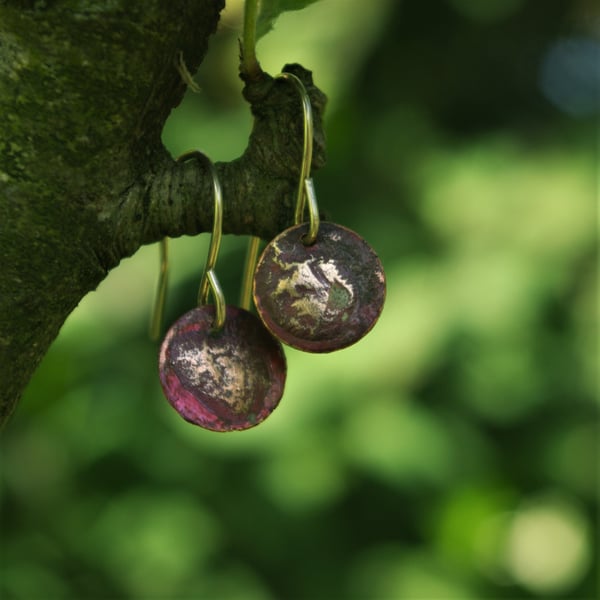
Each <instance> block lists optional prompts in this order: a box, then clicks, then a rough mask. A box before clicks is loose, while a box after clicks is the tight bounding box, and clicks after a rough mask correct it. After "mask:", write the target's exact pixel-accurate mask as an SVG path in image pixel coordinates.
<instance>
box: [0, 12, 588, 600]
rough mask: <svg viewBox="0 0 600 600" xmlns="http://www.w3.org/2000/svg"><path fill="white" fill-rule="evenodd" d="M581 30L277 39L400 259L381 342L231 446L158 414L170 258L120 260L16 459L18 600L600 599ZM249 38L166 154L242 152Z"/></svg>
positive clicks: (536, 22) (296, 17) (177, 260)
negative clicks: (165, 262) (162, 293)
mask: <svg viewBox="0 0 600 600" xmlns="http://www.w3.org/2000/svg"><path fill="white" fill-rule="evenodd" d="M593 10H594V9H593V7H592V4H591V3H590V4H587V3H585V2H564V1H562V0H548V1H546V2H543V3H541V2H533V1H529V2H528V1H523V0H511V1H510V2H508V1H502V2H500V1H498V0H495V1H489V2H479V1H476V0H472V1H471V0H448V1H441V0H440V1H438V2H434V3H429V2H427V3H420V2H416V1H415V0H406V1H405V2H395V1H392V0H376V1H375V0H374V1H372V2H360V1H358V0H323V1H322V2H318V3H316V4H314V5H312V6H310V7H309V8H307V9H306V10H305V11H302V12H293V13H289V14H287V15H284V16H283V17H282V18H281V19H280V20H279V21H278V23H277V25H276V27H275V30H274V31H273V32H271V33H270V34H269V35H268V36H266V37H265V38H264V40H262V41H261V42H260V44H259V47H258V52H259V58H260V60H261V62H262V64H263V67H265V68H266V69H267V70H269V71H270V72H272V73H273V74H275V73H277V72H278V71H279V70H280V69H281V67H282V66H283V62H302V63H303V64H304V65H305V66H307V67H309V68H312V69H313V71H314V76H315V80H316V82H317V84H318V85H319V86H320V87H321V88H322V89H324V91H326V92H327V93H328V95H329V97H330V105H329V109H328V112H327V123H326V126H327V133H328V154H329V161H328V165H327V167H326V168H325V169H323V170H322V172H319V173H318V174H317V175H316V177H315V184H316V188H317V194H318V198H319V202H320V206H321V209H322V210H324V211H325V212H326V213H327V214H328V215H330V217H329V218H330V219H331V220H334V221H336V222H339V223H341V224H344V225H346V226H348V227H351V228H352V229H354V230H356V231H357V232H359V233H360V234H361V235H362V236H363V237H365V238H366V239H367V240H368V241H369V242H370V243H371V244H372V245H373V246H374V247H375V248H376V249H377V251H378V252H379V254H380V256H381V258H382V261H383V263H384V266H385V268H386V272H387V277H388V297H387V304H386V307H385V309H384V313H383V315H382V317H381V319H380V322H379V323H378V324H377V326H376V327H375V329H374V330H373V331H372V332H371V333H370V334H369V335H368V336H367V337H366V338H365V339H364V340H362V341H361V342H360V343H359V344H357V345H355V346H353V347H351V348H349V349H346V350H344V351H341V352H338V353H334V354H330V355H322V356H316V355H308V354H302V353H300V352H296V351H292V350H289V349H288V350H287V356H288V363H289V364H288V367H289V374H288V382H287V387H286V392H285V395H284V397H283V400H282V402H281V405H280V407H279V408H278V409H277V410H276V411H275V413H274V414H273V415H272V416H271V417H270V418H269V419H268V420H267V421H266V422H265V423H263V424H262V425H260V426H259V427H257V428H255V429H253V430H249V431H247V432H242V433H236V434H229V435H228V434H215V433H211V432H207V431H203V430H201V429H198V428H195V427H193V426H191V425H189V424H187V423H185V422H183V421H182V420H181V419H180V418H179V417H178V415H177V414H176V413H175V412H174V411H173V410H172V409H171V408H170V407H169V406H168V405H167V403H166V401H165V400H164V399H163V397H162V394H161V391H160V387H159V384H158V377H157V373H156V347H155V346H154V345H153V344H151V343H150V342H149V341H148V339H147V337H146V330H147V322H148V318H149V312H150V305H151V301H152V295H153V291H154V284H155V277H156V271H157V260H158V257H157V250H156V248H145V249H142V250H141V251H140V252H139V253H138V254H137V255H136V256H135V257H134V258H132V259H130V260H127V261H124V262H123V264H122V265H121V266H120V267H119V268H118V269H116V270H115V271H114V272H113V273H112V274H111V275H110V277H109V278H108V280H107V281H106V282H105V283H103V284H102V285H101V286H100V288H99V290H98V291H97V292H95V293H94V294H90V296H89V297H88V298H86V299H85V300H84V302H82V304H81V306H80V307H79V308H78V309H77V310H76V311H75V313H74V314H73V315H72V317H71V318H70V319H69V321H68V322H67V324H66V325H65V327H64V329H63V331H62V333H61V336H60V338H59V339H58V341H57V342H56V343H55V345H54V346H53V348H52V350H51V352H50V353H49V354H48V356H47V358H46V360H45V362H44V363H43V365H42V367H41V368H40V370H39V371H38V373H37V375H36V377H35V379H34V380H33V381H32V383H31V385H30V387H29V389H28V391H27V393H26V395H25V397H24V398H23V401H22V403H21V405H20V408H19V410H18V412H17V413H16V414H15V415H14V418H13V419H12V421H11V422H10V423H9V424H8V426H7V427H6V428H5V430H4V431H3V434H2V439H1V441H0V451H1V460H2V463H1V476H2V485H1V488H0V493H1V496H0V499H1V503H2V504H1V506H2V510H1V518H2V522H1V528H0V536H1V538H0V597H1V598H2V599H3V600H4V599H13V598H14V599H19V600H20V599H22V600H32V599H38V598H39V599H47V600H50V599H59V598H69V599H70V598H73V599H75V598H77V599H87V598H107V599H108V598H115V599H116V598H119V599H122V598H135V599H154V598H156V599H158V598H161V599H192V598H194V599H195V598H216V599H234V598H235V599H238V598H239V599H244V600H253V599H260V600H263V599H282V598H306V599H309V598H310V599H316V598H323V599H326V598H327V599H328V598H372V599H385V600H387V599H406V600H411V599H446V598H460V599H461V600H466V599H470V598H472V599H481V598H511V599H516V598H519V599H521V598H569V599H591V598H594V597H596V594H597V589H596V587H595V586H596V583H597V576H598V574H597V569H596V568H595V567H594V565H596V564H597V561H598V549H597V543H596V539H595V534H596V533H597V526H598V521H597V515H598V512H597V510H598V505H597V500H598V398H597V395H596V367H597V354H596V334H597V329H596V316H597V297H596V269H597V266H596V263H595V259H596V240H595V238H596V228H597V217H596V206H595V203H596V200H595V198H596V185H597V173H596V165H595V160H596V158H597V157H596V156H595V146H594V145H595V143H596V139H595V138H596V135H597V132H596V127H597V118H598V113H597V112H594V110H593V107H592V109H590V106H589V102H588V103H586V102H587V100H586V98H589V93H591V92H590V91H589V90H590V89H592V91H593V88H594V85H596V86H597V85H598V81H597V80H596V81H595V83H594V81H593V80H590V77H591V74H590V73H591V72H590V71H589V70H588V71H586V70H585V60H583V59H581V60H580V59H578V60H572V61H571V62H569V61H567V63H568V64H567V66H566V67H565V66H564V64H563V63H560V62H559V63H558V66H556V64H554V63H552V62H551V60H550V57H552V56H553V54H552V49H553V48H556V47H559V46H560V44H561V43H563V42H564V41H565V40H567V41H569V40H571V41H570V42H569V43H572V44H575V45H574V46H573V47H577V44H576V42H577V40H579V41H581V40H584V41H585V43H586V44H592V45H593V43H597V39H596V42H593V40H592V35H593V32H592V31H591V27H592V25H591V23H593V22H594V19H593V18H592V17H593V14H592V13H593ZM596 10H597V9H596ZM240 11H241V6H240V3H239V2H237V3H236V2H230V6H229V9H228V11H227V12H226V13H225V15H224V18H223V27H222V29H221V33H220V34H219V35H218V36H217V37H216V38H215V39H214V40H213V42H212V45H211V49H210V52H209V57H208V59H207V61H206V63H205V64H204V65H203V67H202V70H201V72H200V73H199V74H198V76H197V81H198V83H199V85H200V86H201V88H202V89H201V92H200V94H198V95H192V94H190V95H189V96H188V97H187V98H186V101H185V102H184V104H183V105H182V106H181V107H179V108H178V109H177V111H176V112H175V113H174V114H173V115H172V118H171V119H170V121H169V123H168V125H167V128H166V129H165V133H164V139H165V143H166V144H167V145H168V147H169V148H170V149H171V150H172V152H173V153H174V154H177V153H179V152H181V151H183V150H186V149H189V148H190V147H200V148H202V149H203V150H204V151H206V152H207V153H208V154H209V155H210V156H211V157H212V158H213V159H214V160H229V159H232V158H234V157H235V156H237V155H238V154H239V153H240V152H241V151H242V149H243V148H244V146H245V142H246V138H247V135H248V132H249V128H250V117H249V115H248V110H247V107H246V106H245V105H244V104H243V102H242V100H241V97H240V89H241V84H240V82H239V81H238V79H237V77H236V72H237V62H236V61H237V42H236V37H237V36H239V34H240V30H239V27H240V15H241V12H240ZM590 15H591V16H590ZM586 40H587V41H586ZM584 45H585V44H584ZM560 47H562V46H560ZM569 47H571V46H568V44H567V48H569ZM596 51H597V50H596ZM596 56H597V55H596ZM553 65H554V66H553ZM561 65H562V67H561ZM569 65H571V67H570V68H571V70H570V71H569V68H568V67H569ZM561 68H562V70H561ZM553 69H554V70H553ZM578 73H579V74H580V75H578ZM586 73H587V74H586ZM581 74H583V75H581ZM553 77H554V79H553ZM569 77H571V79H569ZM578 77H579V78H578ZM553 81H554V85H555V87H556V86H558V87H557V89H559V90H562V91H563V96H560V97H559V98H558V100H557V99H556V97H553V95H552V93H551V92H548V89H549V88H548V86H550V89H554V88H552V82H553ZM548 82H550V83H548ZM557 82H558V83H557ZM578 86H579V87H578ZM586 90H587V92H586ZM586 93H587V96H586ZM596 93H597V88H596ZM565 94H566V97H567V100H568V99H569V98H571V103H570V104H569V102H568V101H567V100H564V96H565ZM569 94H570V95H569ZM561 98H562V100H561ZM573 98H574V100H573ZM563 100H564V101H563ZM561 102H562V103H561ZM206 243H207V241H206V240H205V239H204V236H202V237H201V238H199V239H181V240H176V241H175V242H174V243H173V245H172V253H171V254H172V266H173V277H172V285H171V288H170V292H169V294H170V295H169V300H168V308H167V313H168V314H167V320H168V321H169V323H170V322H172V321H173V320H175V319H176V318H177V317H178V316H180V315H181V314H182V313H183V312H185V311H186V310H188V309H189V308H191V307H192V306H193V304H194V302H195V294H196V286H197V284H198V281H199V277H200V273H201V269H202V264H203V261H204V257H205V251H206ZM243 248H244V240H240V239H235V238H231V239H229V238H228V239H227V240H226V241H225V244H224V249H223V252H222V254H221V256H220V258H219V263H218V273H219V276H220V279H221V280H222V282H223V284H224V287H225V290H226V294H227V296H228V298H229V301H230V302H231V303H235V301H236V297H237V292H238V281H239V277H240V272H241V264H242V261H243Z"/></svg>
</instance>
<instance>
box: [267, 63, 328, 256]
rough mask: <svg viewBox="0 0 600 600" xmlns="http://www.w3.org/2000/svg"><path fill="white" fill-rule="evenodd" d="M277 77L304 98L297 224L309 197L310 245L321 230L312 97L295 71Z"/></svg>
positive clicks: (307, 244) (308, 236) (307, 238)
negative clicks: (314, 170)
mask: <svg viewBox="0 0 600 600" xmlns="http://www.w3.org/2000/svg"><path fill="white" fill-rule="evenodd" d="M275 79H286V80H287V81H289V82H291V83H292V84H293V85H294V87H295V88H296V89H297V90H298V92H299V93H300V98H301V100H302V112H303V115H304V143H303V148H302V164H301V165H300V182H299V184H298V197H297V200H296V213H295V219H294V220H295V224H296V225H300V223H302V221H303V218H304V209H305V206H306V199H308V218H309V227H308V233H307V234H306V235H305V236H304V238H303V242H304V244H305V245H306V246H310V245H311V244H312V243H314V241H315V240H316V239H317V234H318V232H319V207H318V205H317V197H316V194H315V189H314V186H313V182H312V178H311V177H310V167H311V164H312V151H313V115H312V106H311V103H310V98H309V96H308V93H307V91H306V88H305V87H304V84H303V83H302V81H301V80H300V79H299V78H298V77H296V75H294V74H293V73H287V72H285V73H280V74H279V75H277V76H276V77H275Z"/></svg>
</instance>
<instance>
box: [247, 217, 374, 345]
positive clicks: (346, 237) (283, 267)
mask: <svg viewBox="0 0 600 600" xmlns="http://www.w3.org/2000/svg"><path fill="white" fill-rule="evenodd" d="M307 232H308V225H307V224H302V225H297V226H295V227H290V228H289V229H286V230H285V231H283V232H282V233H280V234H279V235H278V236H277V237H276V238H275V239H273V240H272V241H271V242H270V243H269V244H268V245H267V247H266V248H265V249H264V251H263V253H262V256H261V257H260V259H259V261H258V265H257V268H256V273H255V276H254V302H255V304H256V308H257V310H258V313H259V315H260V317H261V319H262V320H263V322H264V323H265V325H266V326H267V328H268V329H269V331H271V333H273V335H275V337H277V338H279V339H280V340H281V341H282V342H284V343H286V344H289V345H290V346H294V347H295V348H298V349H300V350H306V351H308V352H331V351H333V350H339V349H341V348H345V347H346V346H350V345H351V344H354V343H355V342H357V341H358V340H359V339H360V338H362V337H363V336H364V335H365V334H366V333H368V332H369V331H370V329H371V328H372V327H373V325H374V324H375V322H376V321H377V319H378V317H379V315H380V314H381V310H382V308H383V302H384V299H385V276H384V274H383V267H382V266H381V262H380V260H379V258H378V256H377V255H376V254H375V252H374V251H373V249H372V248H371V247H370V246H369V245H368V244H367V242H365V240H363V239H362V238H361V237H360V236H358V235H357V234H356V233H354V232H353V231H351V230H350V229H347V228H346V227H342V226H341V225H336V224H334V223H327V222H324V223H321V225H320V227H319V234H318V236H317V239H316V241H315V242H314V244H311V245H309V246H305V245H304V243H303V242H302V236H303V235H304V234H306V233H307Z"/></svg>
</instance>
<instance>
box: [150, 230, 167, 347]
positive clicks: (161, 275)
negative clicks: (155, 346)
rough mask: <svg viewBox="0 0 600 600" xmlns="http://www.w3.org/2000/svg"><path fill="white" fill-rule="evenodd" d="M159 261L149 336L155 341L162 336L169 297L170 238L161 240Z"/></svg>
mask: <svg viewBox="0 0 600 600" xmlns="http://www.w3.org/2000/svg"><path fill="white" fill-rule="evenodd" d="M159 262H160V268H159V271H158V284H157V286H156V296H155V299H154V306H153V308H152V316H151V317H150V329H149V332H148V334H149V336H150V339H151V340H152V341H153V342H156V341H157V340H158V338H159V336H160V328H161V325H162V321H163V314H164V311H165V302H166V298H167V286H168V283H169V238H163V239H162V240H160V242H159Z"/></svg>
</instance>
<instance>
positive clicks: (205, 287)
mask: <svg viewBox="0 0 600 600" xmlns="http://www.w3.org/2000/svg"><path fill="white" fill-rule="evenodd" d="M191 158H200V159H202V160H204V161H205V162H206V163H207V164H208V167H209V171H210V174H211V177H212V180H213V195H214V199H215V201H214V218H213V229H212V234H211V238H210V246H209V249H208V256H207V258H206V264H205V265H204V272H203V274H202V279H201V280H200V287H199V289H198V304H207V303H208V295H209V292H212V296H213V300H214V303H215V320H214V323H213V329H215V330H218V329H221V328H222V327H223V324H224V323H225V313H226V307H225V296H224V294H223V290H222V289H221V286H220V285H219V280H218V279H217V276H216V274H215V272H214V267H215V264H216V262H217V256H218V255H219V248H220V246H221V237H222V235H223V193H222V191H221V184H220V183H219V178H218V176H217V171H216V169H215V167H214V165H213V164H212V162H211V161H210V160H209V159H208V157H207V156H206V155H205V154H203V153H202V152H199V151H197V150H192V151H190V152H185V153H184V154H182V155H181V156H179V157H178V158H177V162H184V161H186V160H189V159H191ZM168 248H169V246H168V238H163V239H162V240H161V241H160V271H159V276H158V286H157V291H156V299H155V301H154V308H153V310H152V317H151V320H150V339H152V340H157V339H158V337H159V336H160V328H161V325H162V320H163V313H164V307H165V301H166V297H167V283H168V279H169V253H168Z"/></svg>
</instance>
